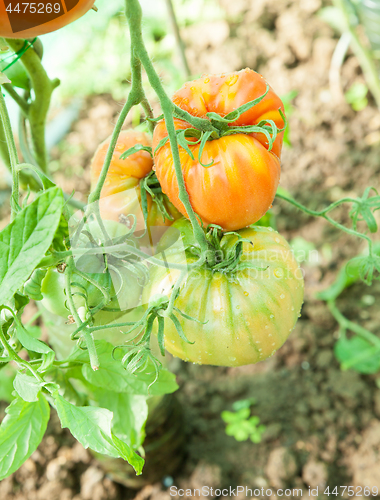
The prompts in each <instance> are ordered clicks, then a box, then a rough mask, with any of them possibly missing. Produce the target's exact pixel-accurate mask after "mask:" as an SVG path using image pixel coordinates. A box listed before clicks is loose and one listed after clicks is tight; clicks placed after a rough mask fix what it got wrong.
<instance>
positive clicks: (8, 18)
mask: <svg viewBox="0 0 380 500" xmlns="http://www.w3.org/2000/svg"><path fill="white" fill-rule="evenodd" d="M94 3H95V0H38V1H36V2H22V0H20V1H17V0H0V36H2V37H4V38H34V37H36V36H40V35H44V34H45V33H51V32H52V31H56V30H58V29H60V28H62V27H63V26H66V24H70V23H72V22H73V21H76V20H77V19H79V18H80V17H82V16H83V15H84V14H85V13H86V12H87V11H88V10H90V9H91V8H92V7H93V5H94Z"/></svg>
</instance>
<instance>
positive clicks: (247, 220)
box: [153, 69, 284, 231]
mask: <svg viewBox="0 0 380 500" xmlns="http://www.w3.org/2000/svg"><path fill="white" fill-rule="evenodd" d="M266 86H267V83H266V81H265V80H264V78H263V77H262V76H261V75H259V74H258V73H256V72H255V71H253V70H250V69H245V70H242V71H238V72H234V73H230V74H228V75H211V76H203V77H202V78H199V79H198V80H194V81H192V82H188V83H186V84H185V85H184V86H183V87H182V88H181V89H180V90H178V91H177V92H176V93H175V94H174V96H173V98H172V101H173V102H174V103H175V104H176V105H177V106H179V107H180V108H182V109H183V110H185V111H187V112H188V113H190V114H192V115H193V116H197V117H201V118H207V116H206V113H208V112H214V113H218V114H219V115H221V116H222V117H224V116H226V115H227V114H228V113H230V112H232V111H234V110H235V109H236V108H238V107H239V106H242V105H243V104H245V103H247V102H250V101H253V100H254V99H257V98H258V97H259V96H261V95H263V94H264V93H265V91H266V88H267V87H266ZM279 108H281V110H282V112H283V111H284V107H283V104H282V102H281V100H280V98H279V97H278V96H277V95H276V94H275V93H274V91H273V90H272V89H271V88H270V87H269V91H268V93H267V94H266V96H265V97H264V98H263V99H262V101H261V102H259V103H258V104H256V105H255V106H254V107H252V108H251V109H249V110H248V111H246V112H244V113H242V114H241V116H240V117H239V118H238V119H237V120H236V121H235V122H234V123H231V124H230V126H245V125H256V124H258V123H259V122H260V121H261V120H273V121H274V123H275V124H276V126H277V127H278V128H279V129H280V128H282V127H283V126H284V121H283V119H282V118H281V115H280V112H279ZM174 125H175V128H176V129H177V130H179V129H186V128H188V127H191V125H189V124H188V123H187V122H184V121H182V120H179V119H175V120H174ZM165 137H167V129H166V125H165V121H164V120H162V121H160V122H159V123H158V124H157V126H156V128H155V131H154V134H153V150H155V148H156V147H157V145H158V144H159V142H160V141H161V140H162V139H164V138H165ZM282 139H283V132H279V133H278V135H277V137H276V139H275V141H274V142H273V146H272V149H271V151H268V142H267V138H266V136H265V135H264V134H262V133H256V132H255V133H250V134H246V133H236V134H233V135H224V136H221V137H219V138H218V139H214V140H208V141H207V142H206V145H205V147H204V149H203V153H202V158H201V161H202V164H203V165H208V164H209V163H210V162H213V163H212V165H211V166H210V167H204V166H203V165H202V164H201V163H200V161H199V158H198V154H199V149H200V144H199V143H197V144H194V145H191V144H189V149H190V150H191V152H192V153H193V156H194V160H193V159H192V158H191V157H190V155H189V154H188V153H187V152H186V151H185V149H183V148H182V147H180V148H179V154H180V160H181V166H182V172H183V176H184V180H185V185H186V189H187V192H188V194H189V198H190V203H191V205H192V207H193V209H194V211H195V212H196V213H197V214H198V215H199V216H200V217H201V219H202V221H203V223H204V224H205V225H207V224H211V223H212V224H218V225H219V226H221V227H222V228H223V229H224V230H226V231H231V230H236V229H241V228H243V227H246V226H248V225H250V224H253V223H255V222H256V221H258V220H259V219H260V218H261V217H262V216H263V215H264V214H265V212H266V211H267V210H268V209H269V208H270V206H271V203H272V201H273V199H274V196H275V194H276V189H277V186H278V183H279V179H280V155H281V147H282ZM154 161H155V165H156V175H157V178H158V180H159V182H160V184H161V187H162V190H163V192H164V193H166V194H167V196H168V197H169V199H170V201H171V202H172V203H173V205H174V206H175V207H176V208H177V209H178V210H179V211H180V212H181V213H182V214H184V215H185V216H187V214H186V210H185V207H184V206H183V204H182V202H181V201H180V200H179V196H178V194H179V191H178V183H177V178H176V175H175V169H174V161H173V156H172V152H171V148H170V144H169V141H168V142H167V143H166V144H165V145H164V146H162V147H161V148H159V149H158V150H157V151H156V153H155V155H154Z"/></svg>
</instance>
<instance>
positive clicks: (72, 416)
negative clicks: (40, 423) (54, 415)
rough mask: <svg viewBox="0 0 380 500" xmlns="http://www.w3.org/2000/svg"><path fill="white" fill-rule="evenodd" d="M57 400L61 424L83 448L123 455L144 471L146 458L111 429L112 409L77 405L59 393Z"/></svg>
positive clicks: (133, 465)
mask: <svg viewBox="0 0 380 500" xmlns="http://www.w3.org/2000/svg"><path fill="white" fill-rule="evenodd" d="M55 402H56V408H57V412H58V416H59V419H60V421H61V424H62V427H66V428H68V429H69V430H70V432H71V434H72V435H73V436H74V437H75V438H76V439H77V440H78V441H79V442H80V443H81V444H82V446H83V447H84V448H91V449H92V450H94V451H96V452H97V453H101V454H104V455H109V456H111V457H114V458H119V457H120V458H123V459H124V460H126V461H128V462H129V463H130V464H131V465H132V467H133V468H134V469H135V471H136V473H137V474H141V471H142V467H143V465H144V460H143V459H142V458H141V457H140V456H139V455H137V454H136V453H134V452H133V450H131V448H130V447H129V446H128V445H127V444H126V443H123V442H122V441H121V440H120V439H118V438H117V437H116V436H114V435H113V434H112V432H111V421H112V416H113V414H112V412H110V411H109V410H107V409H105V408H94V407H91V406H74V405H72V404H71V403H69V402H68V401H66V400H65V399H64V398H63V397H62V396H60V395H59V394H56V396H55Z"/></svg>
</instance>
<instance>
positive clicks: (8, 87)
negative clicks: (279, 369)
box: [3, 83, 29, 116]
mask: <svg viewBox="0 0 380 500" xmlns="http://www.w3.org/2000/svg"><path fill="white" fill-rule="evenodd" d="M3 87H4V89H5V90H6V91H7V92H8V94H9V95H10V96H11V97H12V99H13V100H14V101H15V102H16V103H17V104H18V107H19V108H20V109H21V111H22V112H23V114H24V115H25V116H28V113H29V104H28V103H27V102H26V100H25V99H24V98H23V97H22V96H20V95H19V94H18V93H17V92H16V91H15V89H14V88H13V86H12V84H10V83H4V84H3Z"/></svg>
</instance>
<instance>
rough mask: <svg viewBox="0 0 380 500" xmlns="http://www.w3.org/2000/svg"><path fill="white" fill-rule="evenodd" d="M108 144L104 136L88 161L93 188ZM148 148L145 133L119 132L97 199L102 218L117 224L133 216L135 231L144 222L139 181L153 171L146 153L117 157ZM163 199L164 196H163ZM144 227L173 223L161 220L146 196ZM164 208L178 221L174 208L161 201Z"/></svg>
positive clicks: (167, 202)
mask: <svg viewBox="0 0 380 500" xmlns="http://www.w3.org/2000/svg"><path fill="white" fill-rule="evenodd" d="M110 141H111V137H108V138H107V139H106V140H105V141H104V142H103V143H102V144H100V146H99V147H98V149H97V151H96V152H95V155H94V158H93V159H92V162H91V187H92V189H93V188H94V187H95V185H96V183H97V181H98V179H99V176H100V172H101V170H102V167H103V164H104V160H105V157H106V154H107V150H108V147H109V144H110ZM136 144H142V145H143V146H151V145H152V141H151V138H150V137H149V135H148V134H146V133H144V132H137V131H135V130H123V131H121V133H120V135H119V138H118V140H117V143H116V147H115V151H114V153H113V156H112V160H111V164H110V167H109V169H108V173H107V177H106V180H105V182H104V185H103V188H102V192H101V195H100V200H99V209H100V214H101V216H102V218H103V219H106V220H115V221H120V218H122V217H123V216H127V215H128V214H134V215H135V216H136V222H137V229H139V230H140V229H144V228H145V222H144V218H143V212H142V208H141V194H140V184H139V183H140V180H141V179H142V178H144V177H146V176H147V175H148V174H149V173H150V172H151V170H152V168H153V159H152V157H151V156H150V154H149V153H148V152H147V151H143V150H142V151H138V152H137V153H133V154H132V155H130V156H128V157H127V158H125V159H124V160H122V159H120V156H121V154H122V153H123V152H124V151H126V150H128V149H130V148H132V147H133V146H135V145H136ZM165 198H166V197H165ZM147 202H148V221H147V223H148V226H169V225H171V224H172V223H173V220H170V219H165V221H164V219H163V217H162V215H161V213H160V211H159V210H158V207H157V205H156V203H155V202H154V201H153V200H152V198H151V196H150V195H149V194H148V193H147ZM164 205H165V208H166V209H167V211H168V213H169V215H171V216H172V217H174V218H176V219H178V217H179V216H180V214H179V213H178V212H177V210H176V209H175V208H174V206H173V205H172V204H171V203H170V202H169V200H167V199H165V201H164Z"/></svg>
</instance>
